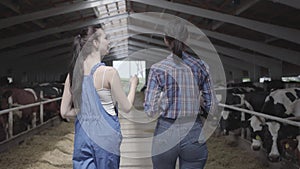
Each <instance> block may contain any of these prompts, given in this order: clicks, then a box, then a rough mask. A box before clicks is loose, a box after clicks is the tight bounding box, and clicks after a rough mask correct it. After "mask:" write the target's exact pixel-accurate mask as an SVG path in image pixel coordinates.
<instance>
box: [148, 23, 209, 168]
mask: <svg viewBox="0 0 300 169" xmlns="http://www.w3.org/2000/svg"><path fill="white" fill-rule="evenodd" d="M187 38H188V30H187V27H186V26H185V24H184V23H182V22H181V21H179V20H174V21H171V22H169V23H168V25H167V26H166V27H165V38H164V41H165V44H166V45H167V46H168V47H169V49H170V50H171V51H172V53H171V54H170V55H169V56H168V57H167V58H166V59H164V60H162V61H160V62H158V63H156V64H154V65H152V66H151V69H150V72H149V77H148V82H147V89H146V95H145V112H146V113H147V115H148V116H152V117H153V116H154V115H155V114H157V113H159V115H160V116H159V118H158V121H157V126H156V129H155V132H154V139H153V145H152V162H153V168H154V169H175V165H176V160H177V158H179V165H180V168H181V169H187V168H188V169H201V168H204V166H205V163H206V160H207V157H208V151H207V146H206V143H205V141H203V142H199V136H200V133H201V130H202V122H201V120H200V117H199V112H200V113H203V112H201V108H200V98H202V99H203V105H202V107H203V109H204V111H206V112H209V111H210V109H211V107H212V105H213V103H212V98H214V93H213V92H212V90H211V87H212V82H211V81H210V76H209V73H208V66H207V65H206V63H204V62H203V61H202V60H200V59H199V58H195V57H193V56H190V55H189V54H187V53H186V52H184V50H185V45H184V43H183V42H184V41H186V40H187Z"/></svg>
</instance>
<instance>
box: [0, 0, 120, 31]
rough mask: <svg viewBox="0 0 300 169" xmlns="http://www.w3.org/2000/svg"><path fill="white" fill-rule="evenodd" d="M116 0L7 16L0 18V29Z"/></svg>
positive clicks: (96, 1) (82, 3)
mask: <svg viewBox="0 0 300 169" xmlns="http://www.w3.org/2000/svg"><path fill="white" fill-rule="evenodd" d="M6 1H8V0H1V1H0V3H4V2H6ZM118 1H120V0H104V1H98V0H95V1H88V2H86V1H83V2H79V3H75V4H71V5H65V6H61V7H55V8H50V9H46V10H42V11H38V12H33V13H29V14H23V15H19V16H15V17H9V18H5V19H1V20H0V29H2V28H6V27H9V26H12V25H16V24H20V23H24V22H29V21H34V20H38V19H43V18H47V17H52V16H57V15H61V14H65V13H70V12H75V11H79V10H84V9H88V8H93V7H97V6H100V5H102V4H109V3H114V2H118Z"/></svg>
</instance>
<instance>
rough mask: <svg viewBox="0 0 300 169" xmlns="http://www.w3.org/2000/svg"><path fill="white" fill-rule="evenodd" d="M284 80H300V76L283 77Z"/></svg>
mask: <svg viewBox="0 0 300 169" xmlns="http://www.w3.org/2000/svg"><path fill="white" fill-rule="evenodd" d="M281 80H282V81H284V82H300V76H297V77H282V78H281Z"/></svg>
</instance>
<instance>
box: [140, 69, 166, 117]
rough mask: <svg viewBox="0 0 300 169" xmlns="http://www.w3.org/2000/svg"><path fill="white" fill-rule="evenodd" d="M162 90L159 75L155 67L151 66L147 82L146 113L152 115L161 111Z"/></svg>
mask: <svg viewBox="0 0 300 169" xmlns="http://www.w3.org/2000/svg"><path fill="white" fill-rule="evenodd" d="M161 91H162V89H161V83H160V80H159V76H158V74H157V72H156V71H155V69H154V68H151V69H150V72H149V77H148V82H147V89H146V94H145V104H144V110H145V113H146V114H147V115H148V116H150V117H153V116H154V115H155V114H157V113H159V98H160V93H161Z"/></svg>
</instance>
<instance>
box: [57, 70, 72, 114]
mask: <svg viewBox="0 0 300 169" xmlns="http://www.w3.org/2000/svg"><path fill="white" fill-rule="evenodd" d="M69 78H70V77H69V74H68V76H67V78H66V81H65V86H64V93H63V95H62V101H61V105H60V114H61V116H62V117H63V118H67V117H73V116H76V111H75V109H74V108H72V94H71V90H70V80H69Z"/></svg>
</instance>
